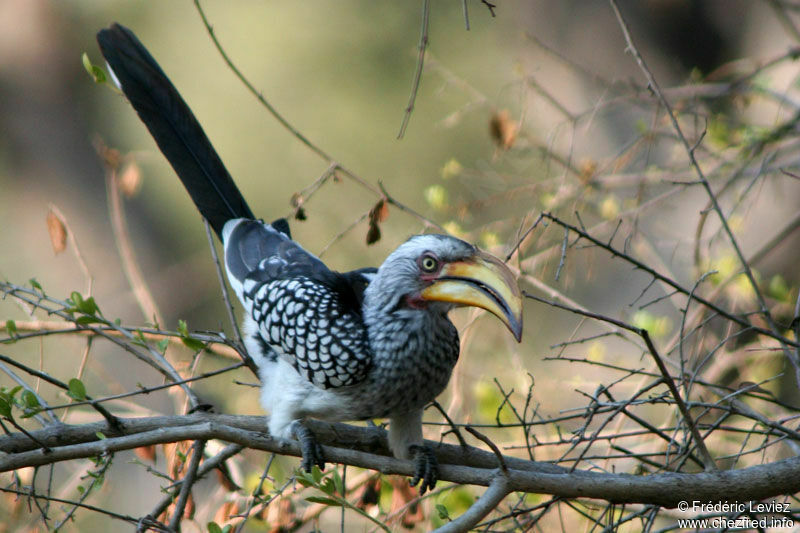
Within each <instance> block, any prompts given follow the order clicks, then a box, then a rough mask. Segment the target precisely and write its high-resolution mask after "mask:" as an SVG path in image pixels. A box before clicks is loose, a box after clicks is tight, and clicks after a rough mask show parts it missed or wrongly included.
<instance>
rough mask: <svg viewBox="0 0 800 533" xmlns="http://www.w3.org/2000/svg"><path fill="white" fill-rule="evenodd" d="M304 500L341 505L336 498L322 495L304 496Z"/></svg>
mask: <svg viewBox="0 0 800 533" xmlns="http://www.w3.org/2000/svg"><path fill="white" fill-rule="evenodd" d="M306 501H307V502H311V503H322V504H325V505H332V506H334V507H341V506H342V504H341V503H339V502H338V501H337V500H334V499H333V498H325V497H324V496H308V497H307V498H306Z"/></svg>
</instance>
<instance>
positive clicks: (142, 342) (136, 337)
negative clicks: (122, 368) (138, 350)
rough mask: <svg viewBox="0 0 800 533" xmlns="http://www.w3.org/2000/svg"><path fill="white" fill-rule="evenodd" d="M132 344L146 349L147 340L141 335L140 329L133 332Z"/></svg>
mask: <svg viewBox="0 0 800 533" xmlns="http://www.w3.org/2000/svg"><path fill="white" fill-rule="evenodd" d="M133 342H134V344H138V345H139V346H144V347H145V348H147V339H145V338H144V333H142V330H140V329H137V330H136V331H134V332H133Z"/></svg>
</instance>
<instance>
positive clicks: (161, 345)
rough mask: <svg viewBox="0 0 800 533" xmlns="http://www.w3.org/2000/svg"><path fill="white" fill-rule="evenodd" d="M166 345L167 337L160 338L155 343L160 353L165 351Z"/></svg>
mask: <svg viewBox="0 0 800 533" xmlns="http://www.w3.org/2000/svg"><path fill="white" fill-rule="evenodd" d="M167 346H169V339H161V340H160V341H158V342H157V343H156V347H157V348H158V351H159V352H161V353H162V355H163V354H164V353H165V352H166V351H167Z"/></svg>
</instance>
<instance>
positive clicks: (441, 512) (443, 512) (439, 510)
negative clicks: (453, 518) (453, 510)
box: [436, 503, 450, 520]
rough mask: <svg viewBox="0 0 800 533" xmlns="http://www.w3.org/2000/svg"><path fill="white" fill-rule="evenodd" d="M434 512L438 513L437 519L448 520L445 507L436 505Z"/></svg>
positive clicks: (448, 514) (439, 504)
mask: <svg viewBox="0 0 800 533" xmlns="http://www.w3.org/2000/svg"><path fill="white" fill-rule="evenodd" d="M436 512H437V513H439V518H441V519H442V520H450V513H449V512H448V511H447V507H445V506H444V505H442V504H441V503H437V504H436Z"/></svg>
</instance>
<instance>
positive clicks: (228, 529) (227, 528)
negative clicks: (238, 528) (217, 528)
mask: <svg viewBox="0 0 800 533" xmlns="http://www.w3.org/2000/svg"><path fill="white" fill-rule="evenodd" d="M232 529H233V526H232V525H231V524H228V525H227V526H225V527H223V528H222V533H231V530H232Z"/></svg>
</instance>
